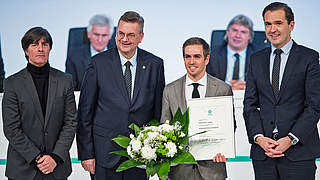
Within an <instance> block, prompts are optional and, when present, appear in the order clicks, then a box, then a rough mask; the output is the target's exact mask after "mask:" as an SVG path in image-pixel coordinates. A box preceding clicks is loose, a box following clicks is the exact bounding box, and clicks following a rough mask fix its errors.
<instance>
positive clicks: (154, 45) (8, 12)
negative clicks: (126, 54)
mask: <svg viewBox="0 0 320 180" xmlns="http://www.w3.org/2000/svg"><path fill="white" fill-rule="evenodd" d="M239 2H241V3H239ZM270 2H272V1H270V0H263V1H261V0H259V1H254V0H242V1H238V0H229V1H224V0H219V1H217V0H199V1H190V0H184V1H172V0H161V1H148V0H139V1H137V0H131V1H119V0H91V1H89V0H77V1H75V0H51V1H39V0H28V1H21V0H10V1H4V0H3V1H2V3H1V6H0V35H1V43H2V44H1V45H2V53H3V58H4V61H5V62H4V63H5V69H6V72H7V75H11V74H13V73H14V72H17V71H18V70H19V69H21V68H23V67H24V66H25V64H26V60H25V58H24V54H23V51H22V49H21V45H20V40H21V38H22V36H23V34H24V33H25V32H26V31H27V30H28V29H30V28H31V27H33V26H43V27H44V28H46V29H48V31H49V32H50V33H51V35H52V37H53V41H54V42H53V49H52V52H51V56H50V62H51V65H52V66H54V67H56V68H58V69H61V70H63V71H64V69H65V65H64V64H65V59H66V49H67V38H68V37H67V35H68V30H69V28H70V27H77V26H86V25H87V22H88V20H89V18H90V17H91V16H92V15H94V14H96V13H106V14H108V15H109V16H111V17H112V18H113V19H114V23H115V24H116V23H117V21H118V19H119V17H120V16H121V15H122V14H123V13H124V12H125V11H128V10H134V11H138V12H139V13H140V14H141V15H142V16H143V17H144V19H145V37H144V40H143V42H142V44H141V46H140V47H142V48H144V49H146V50H149V51H151V52H153V53H154V54H156V55H158V56H160V57H162V58H163V59H164V61H165V75H166V81H167V82H171V81H173V80H175V79H177V77H179V76H181V75H183V74H184V73H185V70H184V67H183V63H182V53H181V46H182V44H183V42H184V41H185V40H186V39H188V38H190V37H192V36H199V37H202V38H204V39H205V40H207V42H208V43H209V42H210V34H211V31H212V30H213V29H225V27H226V25H227V23H228V21H229V20H230V19H231V18H232V17H234V16H235V15H237V14H240V13H241V14H245V15H247V16H249V17H251V18H252V20H253V22H254V29H255V30H263V29H264V27H263V21H262V16H261V13H262V10H263V8H264V7H265V6H266V5H267V4H269V3H270ZM283 2H286V3H288V4H289V6H291V7H292V9H293V11H294V13H295V16H296V18H295V20H296V27H295V29H294V31H293V38H294V39H295V40H296V42H298V43H301V44H304V45H306V46H309V47H311V48H313V49H316V50H317V51H320V43H318V41H319V38H318V30H319V28H320V21H319V20H318V18H317V17H318V9H319V7H320V1H318V0H308V1H301V0H285V1H283Z"/></svg>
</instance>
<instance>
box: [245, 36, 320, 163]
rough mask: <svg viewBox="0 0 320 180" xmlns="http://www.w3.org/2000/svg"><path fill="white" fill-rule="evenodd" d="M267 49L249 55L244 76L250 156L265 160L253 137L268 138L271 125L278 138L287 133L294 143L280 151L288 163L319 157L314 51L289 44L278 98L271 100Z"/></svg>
mask: <svg viewBox="0 0 320 180" xmlns="http://www.w3.org/2000/svg"><path fill="white" fill-rule="evenodd" d="M270 54H271V48H266V49H264V50H261V51H259V52H257V53H255V54H253V55H252V56H251V63H250V67H249V70H248V73H247V83H246V86H247V87H246V91H245V98H244V112H243V116H244V119H245V123H246V128H247V134H248V138H249V142H250V143H251V144H252V146H251V153H250V157H251V158H252V159H254V160H263V159H265V158H266V155H265V154H264V150H263V149H262V148H261V147H260V146H259V145H258V144H256V143H255V142H254V139H253V138H254V136H255V135H257V134H263V135H264V136H266V137H272V131H273V129H274V128H275V123H276V125H277V128H278V131H279V137H280V138H281V137H285V136H287V135H288V133H289V132H291V133H292V134H294V135H295V136H296V137H297V138H298V139H299V142H298V144H296V145H294V146H291V147H290V148H289V149H288V150H287V151H285V152H284V154H285V156H286V157H287V158H288V159H290V160H292V161H301V160H311V159H315V158H317V157H319V156H320V141H319V134H318V129H317V122H318V120H319V118H320V114H319V113H320V86H319V84H320V67H319V54H318V52H316V51H314V50H311V49H309V48H306V47H304V46H301V45H298V44H296V43H295V42H293V45H292V48H291V50H290V54H289V57H288V60H287V64H286V67H285V71H284V74H283V78H282V82H281V86H280V92H279V97H278V98H275V96H274V94H273V91H272V86H271V83H270V70H269V64H270Z"/></svg>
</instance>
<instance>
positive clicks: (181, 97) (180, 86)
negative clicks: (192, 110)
mask: <svg viewBox="0 0 320 180" xmlns="http://www.w3.org/2000/svg"><path fill="white" fill-rule="evenodd" d="M174 89H175V92H174V94H175V97H176V98H177V103H178V107H180V108H181V112H182V113H184V112H186V110H187V100H186V90H185V89H186V75H184V76H183V77H182V78H181V79H180V81H179V82H178V83H177V87H175V88H174Z"/></svg>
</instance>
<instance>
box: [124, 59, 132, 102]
mask: <svg viewBox="0 0 320 180" xmlns="http://www.w3.org/2000/svg"><path fill="white" fill-rule="evenodd" d="M125 65H126V70H125V71H124V80H125V83H126V88H127V92H128V95H129V99H131V88H132V74H131V70H130V66H131V63H130V61H127V62H126V63H125Z"/></svg>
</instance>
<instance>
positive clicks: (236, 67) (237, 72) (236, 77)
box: [232, 53, 240, 80]
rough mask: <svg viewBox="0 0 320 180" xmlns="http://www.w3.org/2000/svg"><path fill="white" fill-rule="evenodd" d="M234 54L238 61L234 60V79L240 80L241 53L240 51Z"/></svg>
mask: <svg viewBox="0 0 320 180" xmlns="http://www.w3.org/2000/svg"><path fill="white" fill-rule="evenodd" d="M234 56H235V57H236V61H235V62H234V66H233V75H232V80H239V68H240V67H239V66H240V55H239V54H238V53H235V54H234Z"/></svg>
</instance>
